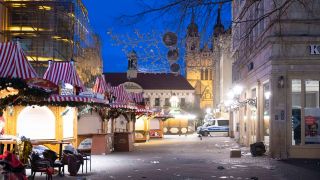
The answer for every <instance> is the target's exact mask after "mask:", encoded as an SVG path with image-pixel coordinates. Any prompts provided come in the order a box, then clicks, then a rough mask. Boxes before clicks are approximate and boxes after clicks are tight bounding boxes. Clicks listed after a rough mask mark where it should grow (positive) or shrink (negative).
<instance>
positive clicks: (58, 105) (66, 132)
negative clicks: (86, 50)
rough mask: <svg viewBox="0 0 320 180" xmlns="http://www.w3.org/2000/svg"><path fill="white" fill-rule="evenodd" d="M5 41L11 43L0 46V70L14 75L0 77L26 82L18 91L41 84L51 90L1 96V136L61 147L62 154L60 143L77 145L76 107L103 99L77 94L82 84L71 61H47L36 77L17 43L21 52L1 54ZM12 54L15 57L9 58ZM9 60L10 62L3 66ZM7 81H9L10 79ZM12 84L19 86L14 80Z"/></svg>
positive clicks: (17, 47) (58, 149)
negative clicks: (44, 69)
mask: <svg viewBox="0 0 320 180" xmlns="http://www.w3.org/2000/svg"><path fill="white" fill-rule="evenodd" d="M8 44H9V46H10V43H7V45H4V46H1V48H0V54H2V55H1V56H0V60H1V63H0V67H1V72H4V71H6V72H10V73H12V72H16V73H15V74H16V75H15V76H12V75H10V74H7V75H6V74H3V73H1V77H0V78H7V79H8V78H17V79H19V81H22V82H23V83H25V84H26V85H27V86H26V87H25V88H22V90H21V92H20V91H19V93H24V92H27V91H28V89H35V88H34V87H37V86H40V87H44V88H43V89H44V90H50V91H51V94H50V96H49V94H48V93H43V94H40V93H37V94H36V95H35V96H31V95H30V94H26V93H24V94H21V95H19V93H18V94H17V95H19V96H18V97H16V98H15V99H13V98H11V96H13V95H9V96H6V98H3V100H1V106H2V107H4V108H3V117H2V119H4V123H3V124H4V135H3V136H2V140H4V139H5V140H12V141H15V139H16V138H19V137H22V136H24V137H26V138H30V139H31V141H32V143H33V144H43V145H46V146H47V147H49V148H50V149H52V150H54V151H56V152H58V151H60V152H59V154H61V146H62V144H65V143H71V144H73V145H74V146H76V145H77V131H78V130H77V119H78V108H81V107H85V106H88V105H90V106H93V107H95V106H107V104H106V102H105V101H104V100H100V99H97V98H92V97H86V96H80V95H79V93H80V92H81V91H83V90H84V86H83V84H82V82H81V81H80V79H79V76H78V75H77V73H76V70H75V67H74V64H73V62H72V61H67V62H49V66H48V69H47V71H46V73H45V75H44V78H43V79H40V78H36V77H37V75H36V74H35V73H34V70H33V68H32V67H31V65H30V64H29V62H28V61H27V59H26V57H25V55H24V54H23V51H22V49H21V48H20V46H19V44H18V43H16V44H15V48H16V49H17V50H16V52H21V53H20V55H19V54H18V55H16V54H14V52H15V51H8V52H10V53H9V54H10V55H6V56H4V55H3V54H4V53H3V49H6V48H7V47H6V46H8ZM13 56H16V57H18V58H8V57H13ZM10 63H11V64H12V65H11V66H10V65H8V66H6V67H5V66H3V65H4V64H10ZM14 65H15V66H14ZM18 65H19V66H18ZM22 66H23V67H22ZM10 68H12V69H13V70H11V69H10ZM30 72H33V73H30ZM28 74H29V75H28ZM30 74H31V75H30ZM31 78H32V79H31ZM6 84H8V85H9V83H6ZM11 85H12V86H18V84H17V83H16V82H15V83H11ZM7 89H8V88H7ZM44 92H46V91H44ZM8 99H10V100H8ZM4 102H6V103H4ZM2 142H3V141H2Z"/></svg>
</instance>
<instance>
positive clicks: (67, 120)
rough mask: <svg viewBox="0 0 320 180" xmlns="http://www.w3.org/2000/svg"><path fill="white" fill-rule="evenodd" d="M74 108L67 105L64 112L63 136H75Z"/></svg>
mask: <svg viewBox="0 0 320 180" xmlns="http://www.w3.org/2000/svg"><path fill="white" fill-rule="evenodd" d="M74 113H75V112H74V108H71V107H67V108H66V109H65V111H64V112H63V113H62V119H63V138H73V120H74Z"/></svg>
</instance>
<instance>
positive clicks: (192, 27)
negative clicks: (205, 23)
mask: <svg viewBox="0 0 320 180" xmlns="http://www.w3.org/2000/svg"><path fill="white" fill-rule="evenodd" d="M187 36H189V37H198V36H199V32H198V25H197V24H196V23H195V13H194V10H193V8H192V15H191V23H190V24H189V25H188V34H187Z"/></svg>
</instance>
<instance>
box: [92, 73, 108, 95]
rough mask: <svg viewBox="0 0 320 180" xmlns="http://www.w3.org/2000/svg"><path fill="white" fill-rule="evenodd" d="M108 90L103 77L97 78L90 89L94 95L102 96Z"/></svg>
mask: <svg viewBox="0 0 320 180" xmlns="http://www.w3.org/2000/svg"><path fill="white" fill-rule="evenodd" d="M107 90H108V84H107V83H106V80H105V79H104V76H99V77H97V79H96V82H95V84H94V86H93V88H92V91H93V92H95V93H100V94H104V93H105V92H106V91H107Z"/></svg>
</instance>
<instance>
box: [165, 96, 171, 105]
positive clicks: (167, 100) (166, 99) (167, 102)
mask: <svg viewBox="0 0 320 180" xmlns="http://www.w3.org/2000/svg"><path fill="white" fill-rule="evenodd" d="M164 105H165V106H170V100H169V98H165V99H164Z"/></svg>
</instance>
